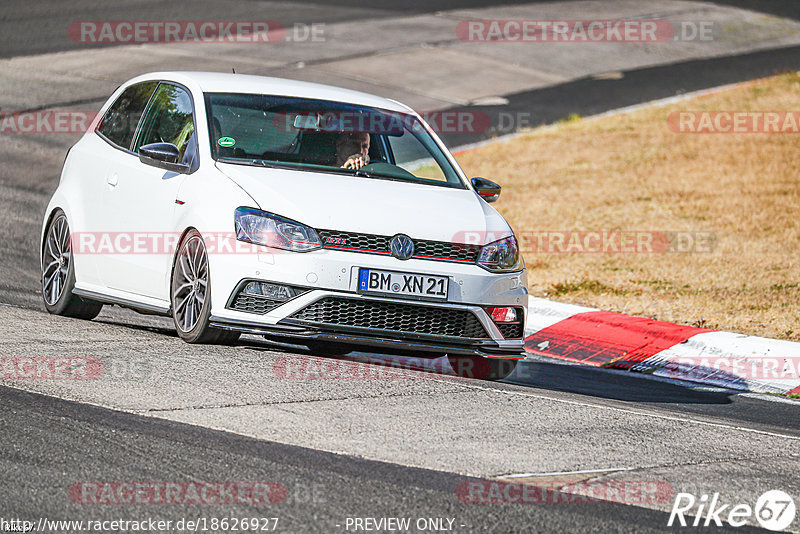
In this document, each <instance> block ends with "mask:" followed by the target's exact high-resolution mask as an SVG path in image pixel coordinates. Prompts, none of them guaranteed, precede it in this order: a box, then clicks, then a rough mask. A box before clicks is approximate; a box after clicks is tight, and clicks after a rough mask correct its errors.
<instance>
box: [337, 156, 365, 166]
mask: <svg viewBox="0 0 800 534" xmlns="http://www.w3.org/2000/svg"><path fill="white" fill-rule="evenodd" d="M366 164H367V159H366V158H364V156H360V155H352V156H350V157H349V158H347V161H345V162H344V165H342V168H343V169H360V168H361V167H363V166H364V165H366Z"/></svg>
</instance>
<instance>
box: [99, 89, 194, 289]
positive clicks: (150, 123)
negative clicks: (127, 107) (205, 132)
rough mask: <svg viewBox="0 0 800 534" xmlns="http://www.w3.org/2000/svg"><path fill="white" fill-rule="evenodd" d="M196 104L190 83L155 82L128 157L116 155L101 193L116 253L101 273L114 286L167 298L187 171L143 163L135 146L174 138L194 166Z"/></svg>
mask: <svg viewBox="0 0 800 534" xmlns="http://www.w3.org/2000/svg"><path fill="white" fill-rule="evenodd" d="M195 125H196V120H195V117H194V105H193V102H192V96H191V93H190V92H189V90H188V89H186V88H185V87H183V86H180V85H178V84H175V83H170V82H161V83H160V84H159V85H158V88H157V89H156V91H155V93H154V94H153V97H152V98H151V99H150V103H149V104H148V106H147V109H146V111H145V113H144V117H143V118H142V120H141V124H140V125H139V128H138V131H137V133H136V137H135V140H134V142H133V145H132V149H133V150H132V153H131V154H130V157H128V158H125V159H124V161H120V162H119V164H118V165H117V168H116V169H115V172H116V175H117V176H116V178H115V179H114V180H113V181H114V184H113V185H112V186H110V187H109V188H108V189H107V191H106V195H105V202H104V209H105V211H106V216H107V218H108V220H111V221H114V226H115V228H116V231H115V232H114V235H115V238H114V239H115V249H116V252H117V253H116V254H115V255H114V260H113V262H112V264H111V265H106V266H105V269H104V271H103V279H104V281H105V283H106V285H107V286H108V287H110V288H112V289H117V290H121V291H126V292H128V293H134V294H136V295H143V296H146V297H152V298H157V299H161V300H168V299H169V291H168V280H169V272H170V270H171V262H172V257H173V249H174V246H175V241H176V240H177V237H178V235H177V229H176V228H174V227H173V217H174V213H175V206H176V204H175V201H176V199H177V194H178V190H179V189H180V186H181V184H182V183H183V181H184V180H185V179H186V177H187V175H186V174H181V173H177V172H173V171H167V170H164V169H161V168H158V167H154V166H151V165H147V164H144V163H142V162H141V161H140V160H139V158H138V155H137V153H138V150H139V147H141V146H144V145H148V144H151V143H172V144H174V145H176V146H177V147H178V150H179V151H180V153H181V155H182V157H183V161H186V157H191V158H192V161H190V162H188V163H190V164H191V169H192V170H195V169H197V167H198V161H197V150H196V145H194V144H195V143H196V142H197V141H196V135H195V133H194V132H195Z"/></svg>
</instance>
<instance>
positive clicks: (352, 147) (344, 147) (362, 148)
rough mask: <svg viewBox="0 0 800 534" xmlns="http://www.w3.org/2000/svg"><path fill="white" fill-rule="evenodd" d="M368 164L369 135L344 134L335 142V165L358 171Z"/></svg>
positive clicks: (362, 133) (365, 133)
mask: <svg viewBox="0 0 800 534" xmlns="http://www.w3.org/2000/svg"><path fill="white" fill-rule="evenodd" d="M368 163H369V133H367V132H345V133H343V134H342V135H340V136H339V138H338V139H337V140H336V165H338V166H340V167H342V168H345V169H360V168H361V167H363V166H364V165H366V164H368Z"/></svg>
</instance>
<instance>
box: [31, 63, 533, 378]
mask: <svg viewBox="0 0 800 534" xmlns="http://www.w3.org/2000/svg"><path fill="white" fill-rule="evenodd" d="M499 194H500V187H499V186H497V185H496V184H494V183H492V182H490V181H488V180H485V179H482V178H473V179H472V180H471V181H470V180H468V179H467V178H466V177H465V175H464V173H463V171H462V170H461V169H460V168H459V166H458V164H457V163H456V161H455V159H454V158H453V156H452V155H451V154H450V153H449V152H448V150H447V148H446V147H445V146H444V145H443V143H442V142H441V141H440V140H439V138H438V137H437V136H436V134H435V133H434V132H433V131H432V130H431V128H430V127H429V126H428V125H427V124H426V123H425V122H424V121H423V120H422V119H421V118H420V117H419V115H417V114H416V113H415V112H414V111H412V110H411V109H410V108H408V107H406V106H404V105H401V104H399V103H397V102H394V101H392V100H387V99H384V98H380V97H377V96H372V95H368V94H364V93H359V92H355V91H350V90H345V89H339V88H336V87H329V86H324V85H317V84H310V83H303V82H298V81H291V80H282V79H274V78H264V77H257V76H245V75H239V74H219V73H193V72H165V73H154V74H148V75H144V76H140V77H138V78H135V79H133V80H130V81H129V82H127V83H125V84H123V85H122V86H121V87H120V88H119V89H117V91H116V92H115V93H114V94H113V95H112V96H111V98H110V99H109V100H108V102H107V103H106V104H105V105H104V106H103V108H102V110H101V111H100V114H99V115H98V121H97V122H96V124H95V125H93V127H92V128H90V131H88V132H87V133H86V134H85V135H84V136H83V137H82V138H81V139H80V141H78V143H77V144H75V145H74V146H73V147H72V148H71V149H70V150H69V152H68V154H67V158H66V161H65V163H64V169H63V171H62V175H61V181H60V183H59V185H58V188H57V190H56V192H55V193H54V195H53V197H52V199H51V201H50V203H49V205H48V207H47V212H46V214H45V217H44V222H43V228H42V240H41V260H42V294H43V297H44V302H45V306H46V307H47V310H48V311H49V312H51V313H55V314H59V315H66V316H72V317H81V318H87V319H91V318H93V317H95V316H96V315H97V314H98V313H99V312H100V309H101V307H102V306H103V304H117V305H121V306H126V307H129V308H133V309H135V310H137V311H140V312H143V313H151V314H161V315H165V316H171V317H172V318H173V320H174V324H175V328H176V330H177V331H178V334H179V335H180V337H181V338H183V339H184V340H186V341H188V342H190V343H231V342H233V341H235V340H236V339H237V338H238V337H239V335H240V334H241V333H243V332H245V333H249V334H259V335H263V336H265V337H267V338H268V339H273V340H281V341H288V342H290V343H294V344H303V345H306V346H309V347H310V348H312V350H315V351H319V352H323V353H326V352H327V353H346V352H348V351H350V350H353V349H354V348H355V347H372V348H373V350H381V351H387V352H392V351H395V350H400V351H404V352H405V353H408V352H409V351H412V352H413V353H415V354H417V355H420V356H421V355H427V356H440V355H442V354H447V355H448V357H449V359H450V362H451V365H452V367H453V368H454V369H456V372H457V373H458V374H462V375H474V374H475V373H476V371H474V369H477V368H483V369H487V371H486V372H484V373H483V376H484V377H486V378H492V379H497V378H502V377H504V376H506V375H507V374H509V373H510V372H511V370H513V368H514V365H513V364H514V362H515V361H516V360H518V359H520V358H521V357H522V355H523V352H522V351H523V331H524V324H525V313H526V307H525V306H526V302H527V289H526V287H527V283H526V282H527V281H526V271H525V266H524V263H523V259H522V257H521V255H520V254H519V250H518V246H517V241H516V238H515V236H514V233H513V231H512V230H511V228H510V227H509V225H508V223H507V222H506V221H505V220H504V219H503V217H502V216H500V214H499V213H498V212H497V211H495V210H494V209H493V208H492V207H491V206H490V205H489V204H488V203H489V202H493V201H494V200H496V199H497V197H498V196H499ZM476 365H477V367H476Z"/></svg>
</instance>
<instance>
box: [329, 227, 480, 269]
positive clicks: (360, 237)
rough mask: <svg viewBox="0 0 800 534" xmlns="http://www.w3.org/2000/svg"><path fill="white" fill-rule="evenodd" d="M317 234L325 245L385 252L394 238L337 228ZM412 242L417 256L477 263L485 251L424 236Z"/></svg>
mask: <svg viewBox="0 0 800 534" xmlns="http://www.w3.org/2000/svg"><path fill="white" fill-rule="evenodd" d="M317 233H318V234H319V237H320V239H321V240H322V247H323V248H329V249H335V250H347V251H350V252H362V253H367V254H384V255H389V254H390V248H389V242H390V241H391V239H392V237H393V236H384V235H374V234H358V233H354V232H338V231H335V230H318V231H317ZM412 241H413V242H414V256H412V257H413V258H417V259H426V260H438V261H452V262H458V263H475V261H476V260H477V259H478V254H479V253H480V250H481V247H480V246H479V245H466V244H462V243H447V242H445V241H425V240H422V239H412Z"/></svg>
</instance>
